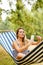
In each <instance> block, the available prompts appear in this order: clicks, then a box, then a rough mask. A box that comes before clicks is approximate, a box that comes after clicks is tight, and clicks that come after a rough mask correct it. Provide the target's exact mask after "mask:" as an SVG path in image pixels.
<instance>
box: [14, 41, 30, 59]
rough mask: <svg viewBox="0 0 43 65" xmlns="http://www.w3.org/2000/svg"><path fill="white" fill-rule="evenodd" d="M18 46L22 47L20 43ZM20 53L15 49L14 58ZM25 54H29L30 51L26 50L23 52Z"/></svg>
mask: <svg viewBox="0 0 43 65" xmlns="http://www.w3.org/2000/svg"><path fill="white" fill-rule="evenodd" d="M17 45H18V46H19V47H20V45H19V44H18V42H17ZM18 53H19V52H17V51H16V50H15V49H14V50H13V56H14V57H15V58H16V56H17V54H18ZM22 53H23V54H25V55H26V54H28V53H29V50H25V51H23V52H22Z"/></svg>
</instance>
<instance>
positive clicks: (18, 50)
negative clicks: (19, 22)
mask: <svg viewBox="0 0 43 65" xmlns="http://www.w3.org/2000/svg"><path fill="white" fill-rule="evenodd" d="M16 36H17V40H16V41H14V42H13V49H15V54H14V56H15V57H16V58H17V59H21V58H23V57H24V56H25V55H26V54H27V53H29V50H28V47H29V46H30V45H31V44H33V45H36V44H39V43H40V41H41V37H40V36H37V39H38V41H37V42H34V41H31V40H29V39H26V38H25V36H26V35H25V32H24V29H23V28H18V29H17V32H16Z"/></svg>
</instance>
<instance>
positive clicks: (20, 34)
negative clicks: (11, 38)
mask: <svg viewBox="0 0 43 65" xmlns="http://www.w3.org/2000/svg"><path fill="white" fill-rule="evenodd" d="M18 37H21V38H24V37H25V33H24V30H23V29H19V32H18Z"/></svg>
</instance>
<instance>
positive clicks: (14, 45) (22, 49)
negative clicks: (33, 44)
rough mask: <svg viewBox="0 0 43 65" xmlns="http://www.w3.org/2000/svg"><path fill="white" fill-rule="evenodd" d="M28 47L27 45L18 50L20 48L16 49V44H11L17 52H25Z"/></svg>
mask: <svg viewBox="0 0 43 65" xmlns="http://www.w3.org/2000/svg"><path fill="white" fill-rule="evenodd" d="M28 46H30V43H27V44H25V45H24V46H23V47H21V48H20V47H18V45H17V43H16V42H13V49H16V51H17V52H23V51H25V50H26V49H27V48H28Z"/></svg>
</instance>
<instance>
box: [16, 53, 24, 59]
mask: <svg viewBox="0 0 43 65" xmlns="http://www.w3.org/2000/svg"><path fill="white" fill-rule="evenodd" d="M24 56H25V54H23V53H18V55H17V57H16V59H21V58H23V57H24Z"/></svg>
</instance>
